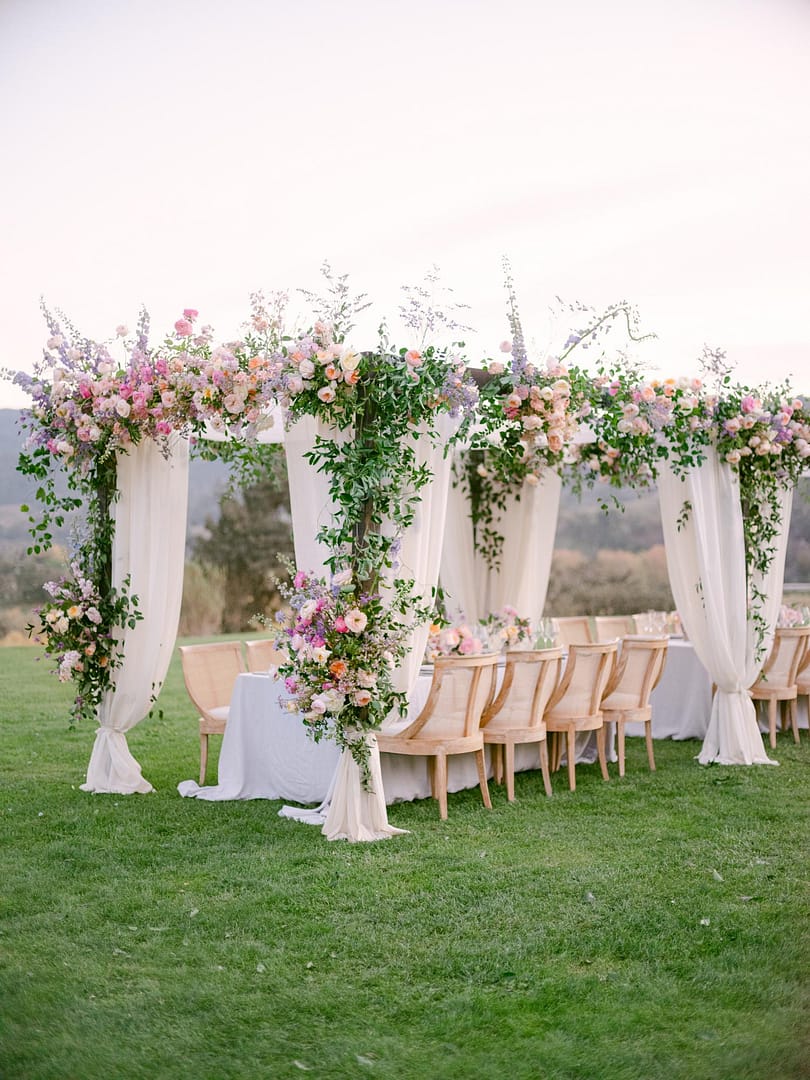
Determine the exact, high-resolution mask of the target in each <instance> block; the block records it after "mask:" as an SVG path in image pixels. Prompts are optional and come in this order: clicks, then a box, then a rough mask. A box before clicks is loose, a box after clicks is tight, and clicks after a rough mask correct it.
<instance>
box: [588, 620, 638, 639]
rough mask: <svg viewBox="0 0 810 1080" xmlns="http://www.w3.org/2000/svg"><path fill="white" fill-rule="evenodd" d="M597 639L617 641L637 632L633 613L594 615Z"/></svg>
mask: <svg viewBox="0 0 810 1080" xmlns="http://www.w3.org/2000/svg"><path fill="white" fill-rule="evenodd" d="M593 622H594V627H595V629H596V640H597V641H615V640H616V638H623V637H624V636H625V635H626V634H632V633H634V632H635V627H634V625H633V617H632V616H631V615H594V617H593Z"/></svg>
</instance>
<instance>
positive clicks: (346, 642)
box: [275, 568, 409, 763]
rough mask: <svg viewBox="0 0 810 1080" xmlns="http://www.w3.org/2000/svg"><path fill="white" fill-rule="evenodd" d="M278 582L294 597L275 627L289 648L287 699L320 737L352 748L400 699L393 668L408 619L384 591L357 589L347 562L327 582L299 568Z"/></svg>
mask: <svg viewBox="0 0 810 1080" xmlns="http://www.w3.org/2000/svg"><path fill="white" fill-rule="evenodd" d="M279 587H280V589H281V592H282V594H283V595H285V596H286V597H287V599H288V601H289V604H290V613H289V614H286V615H285V614H283V613H279V616H278V618H277V624H276V628H275V632H276V637H277V640H278V641H280V642H281V643H282V644H283V646H284V647H285V649H286V651H287V655H288V661H287V663H285V664H282V666H281V667H280V668H279V676H280V677H282V678H283V679H284V686H285V690H286V704H287V707H288V708H289V709H290V710H291V711H293V712H298V713H300V714H301V715H302V717H303V720H304V724H305V725H306V727H307V728H308V730H309V731H310V733H311V734H312V736H313V738H315V739H316V740H320V739H321V738H323V737H324V736H329V735H331V736H332V737H334V738H335V740H336V741H337V743H338V745H339V746H340V747H341V748H342V749H350V750H354V748H355V745H356V743H357V741H358V739H359V738H360V737H361V735H362V733H363V732H364V731H366V730H369V729H371V728H376V727H379V726H380V724H381V723H382V721H383V720H384V719H385V717H386V716H387V715H388V713H389V712H390V711H391V709H392V708H394V707H397V706H399V705H400V704H401V703H402V698H403V695H401V694H399V693H398V692H397V691H396V690H395V689H394V686H393V684H392V681H391V674H392V671H393V668H394V666H395V664H396V661H397V660H399V659H401V658H402V656H403V654H404V642H405V638H406V636H407V633H408V630H409V626H408V625H407V624H406V623H405V622H403V621H399V620H397V619H396V618H392V616H391V613H390V612H389V611H386V610H385V606H384V604H383V601H382V598H381V597H380V595H379V594H376V595H373V596H369V595H366V594H363V593H358V590H357V585H356V583H355V581H354V578H353V574H352V571H351V570H350V569H348V568H345V569H343V570H340V571H338V573H336V574H333V575H332V577H331V580H330V581H329V582H326V581H325V580H324V579H323V578H318V577H316V576H314V575H312V574H307V573H304V572H303V571H301V570H299V571H297V572H295V573H294V575H293V578H292V586H291V587H288V586H285V585H283V584H282V585H280V586H279ZM361 763H362V759H361Z"/></svg>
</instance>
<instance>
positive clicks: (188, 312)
mask: <svg viewBox="0 0 810 1080" xmlns="http://www.w3.org/2000/svg"><path fill="white" fill-rule="evenodd" d="M199 314H200V313H199V311H197V310H196V309H195V308H193V307H187V308H183V318H184V319H188V321H189V322H194V320H195V319H196V318H197V316H198V315H199Z"/></svg>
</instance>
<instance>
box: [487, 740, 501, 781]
mask: <svg viewBox="0 0 810 1080" xmlns="http://www.w3.org/2000/svg"><path fill="white" fill-rule="evenodd" d="M490 753H491V754H492V779H493V780H494V781H495V783H496V784H502V783H503V746H502V745H501V744H500V743H491V744H490Z"/></svg>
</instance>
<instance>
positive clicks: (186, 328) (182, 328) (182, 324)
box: [174, 319, 194, 337]
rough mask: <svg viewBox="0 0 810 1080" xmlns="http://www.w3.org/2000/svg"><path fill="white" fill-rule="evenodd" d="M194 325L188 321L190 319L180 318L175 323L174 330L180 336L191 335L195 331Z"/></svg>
mask: <svg viewBox="0 0 810 1080" xmlns="http://www.w3.org/2000/svg"><path fill="white" fill-rule="evenodd" d="M193 330H194V327H193V326H192V325H191V323H190V322H189V321H188V319H178V320H177V322H176V323H175V324H174V331H175V333H176V334H177V336H178V337H189V336H190V335H191V333H192V332H193Z"/></svg>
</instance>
